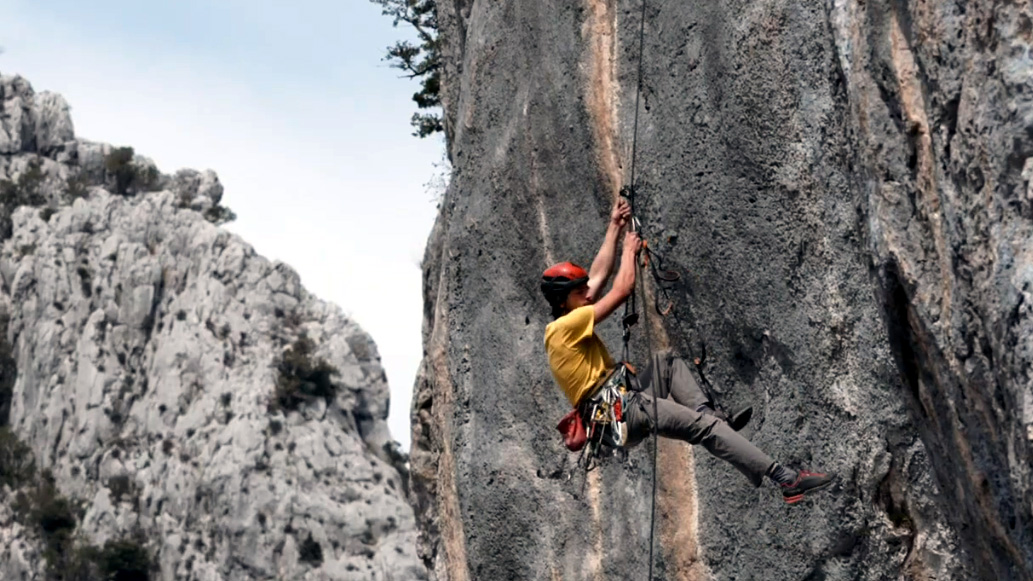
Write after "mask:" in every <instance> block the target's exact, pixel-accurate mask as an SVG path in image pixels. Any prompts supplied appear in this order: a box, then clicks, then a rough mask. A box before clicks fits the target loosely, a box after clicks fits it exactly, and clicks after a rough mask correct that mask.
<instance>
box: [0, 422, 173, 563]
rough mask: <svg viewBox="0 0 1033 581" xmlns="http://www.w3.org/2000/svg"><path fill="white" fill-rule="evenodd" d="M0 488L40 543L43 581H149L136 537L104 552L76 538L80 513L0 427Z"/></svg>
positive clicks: (140, 541) (146, 559) (46, 472)
mask: <svg viewBox="0 0 1033 581" xmlns="http://www.w3.org/2000/svg"><path fill="white" fill-rule="evenodd" d="M114 480H115V478H112V481H114ZM125 481H126V483H125V484H124V485H123V484H122V483H121V482H109V485H111V486H112V488H113V489H115V488H119V487H124V488H127V489H128V488H131V483H129V479H128V478H125ZM0 486H8V487H10V488H11V489H12V490H13V491H14V500H13V502H11V501H10V500H8V502H10V505H11V508H12V509H13V511H14V517H15V519H17V520H18V522H20V523H22V524H23V525H25V526H26V527H29V528H31V529H32V530H34V531H35V532H36V533H37V534H39V536H40V538H41V539H42V540H43V544H44V548H43V558H44V559H45V560H46V562H47V567H46V577H45V578H46V579H47V580H48V581H94V580H97V579H108V580H117V581H147V580H148V579H150V573H151V571H152V570H153V569H154V563H153V560H152V559H151V556H150V553H149V552H148V551H147V549H146V547H145V543H144V542H143V539H142V537H140V535H139V534H137V535H135V536H134V537H132V538H122V539H119V540H113V541H108V542H107V543H105V544H104V547H103V548H97V547H96V546H94V545H92V544H90V543H87V542H85V541H83V540H82V539H81V538H79V539H77V538H76V535H75V531H76V528H77V527H78V525H79V521H80V519H81V518H82V516H83V514H84V509H83V507H82V506H81V505H80V504H79V503H77V502H74V501H72V500H70V499H68V498H66V497H65V496H63V495H61V493H60V491H58V489H57V485H56V483H55V481H54V476H53V475H52V474H51V473H50V471H49V470H43V471H42V472H40V473H37V471H36V468H35V462H34V461H33V459H32V452H31V450H29V448H28V446H26V445H25V444H24V443H22V442H21V441H20V440H19V439H18V438H17V437H16V436H15V435H14V433H13V432H11V431H10V429H9V428H7V427H0ZM113 492H115V491H114V490H113Z"/></svg>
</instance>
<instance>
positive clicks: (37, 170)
mask: <svg viewBox="0 0 1033 581" xmlns="http://www.w3.org/2000/svg"><path fill="white" fill-rule="evenodd" d="M45 177H46V176H45V175H44V174H43V164H42V163H41V162H40V160H39V159H34V160H32V161H30V162H29V167H28V168H27V169H26V170H25V171H23V172H22V173H21V175H19V176H18V181H17V182H12V181H11V180H0V204H3V205H4V206H7V208H8V211H11V210H14V209H15V208H17V207H18V206H42V205H43V204H45V203H46V200H45V199H44V198H43V194H42V192H40V186H41V185H43V180H44V178H45Z"/></svg>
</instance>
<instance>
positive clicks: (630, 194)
mask: <svg viewBox="0 0 1033 581" xmlns="http://www.w3.org/2000/svg"><path fill="white" fill-rule="evenodd" d="M645 39H646V0H642V11H641V13H640V14H639V28H638V83H637V86H636V87H635V115H634V122H633V124H632V133H631V182H630V184H631V185H630V186H625V187H624V188H621V195H622V196H624V197H626V198H627V200H628V208H629V209H630V210H631V230H632V232H639V233H640V232H641V230H642V225H641V224H640V223H639V221H638V218H637V217H636V216H635V185H636V181H635V178H636V175H635V168H636V165H635V164H636V161H637V159H638V112H639V108H640V107H639V100H640V99H641V98H642V54H643V52H644V50H645ZM643 249H644V251H645V252H646V255H645V256H644V257H643V259H644V261H645V262H646V264H649V257H650V252H651V251H650V250H649V245H648V242H646V241H643ZM653 268H654V269H655V266H654V267H653ZM635 269H636V271H637V272H636V273H635V274H636V276H635V278H636V279H638V278H639V276H640V275H641V270H642V268H641V266H640V265H639V264H638V263H636V265H635ZM654 272H655V271H654ZM638 286H639V287H640V289H641V292H642V295H643V296H642V302H643V304H644V303H645V302H646V299H645V292H646V291H645V286H644V285H641V284H640V285H638ZM665 292H666V291H665ZM637 322H638V312H637V309H636V305H635V292H634V291H632V293H631V296H630V297H629V301H628V302H626V303H625V304H624V317H623V319H622V321H621V323H622V327H623V329H622V340H623V342H624V346H623V349H622V352H623V356H624V357H623V358H624V360H625V361H626V360H628V358H629V355H630V352H629V350H630V348H629V343H630V341H631V327H632V326H633V325H634V324H635V323H637ZM651 344H652V340H651V337H650V332H649V325H646V345H647V346H648V345H651ZM652 399H653V417H652V421H651V424H652V425H651V430H650V431H652V432H653V478H652V480H653V495H652V500H651V502H650V509H649V577H648V579H649V581H652V579H653V564H654V562H655V559H654V557H653V547H654V545H655V544H656V543H655V538H654V537H655V534H656V488H657V486H656V485H657V478H656V459H657V450H658V448H659V438H658V434H657V418H658V417H659V414H658V413H657V403H656V394H655V393H654V394H653V398H652ZM643 411H644V410H643Z"/></svg>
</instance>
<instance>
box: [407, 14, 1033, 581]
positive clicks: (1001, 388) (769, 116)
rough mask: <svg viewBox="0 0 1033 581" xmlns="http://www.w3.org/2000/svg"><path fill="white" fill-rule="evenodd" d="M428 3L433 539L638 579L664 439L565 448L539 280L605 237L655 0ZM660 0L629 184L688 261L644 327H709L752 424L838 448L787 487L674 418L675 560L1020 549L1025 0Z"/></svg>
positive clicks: (513, 568)
mask: <svg viewBox="0 0 1033 581" xmlns="http://www.w3.org/2000/svg"><path fill="white" fill-rule="evenodd" d="M436 6H437V11H438V12H437V24H438V26H439V30H440V50H441V57H442V63H441V66H442V79H441V97H442V101H443V103H444V108H445V114H444V122H445V129H446V133H447V135H448V136H449V144H448V146H449V156H450V159H451V162H452V167H453V168H454V171H453V175H452V180H451V183H450V186H449V189H448V191H447V193H446V195H445V196H444V198H443V200H442V203H441V213H440V215H439V217H438V220H437V224H436V226H435V229H434V232H433V234H432V236H431V240H430V242H429V245H428V248H427V253H426V256H425V259H424V262H423V264H424V275H425V281H426V282H425V301H426V310H425V336H424V342H425V351H426V354H427V355H426V358H425V360H424V363H423V368H422V373H421V375H420V379H419V380H418V383H417V386H416V387H417V389H416V393H415V396H414V412H415V414H416V416H415V419H414V426H415V429H414V434H413V448H412V471H413V486H412V491H413V502H414V506H415V507H416V509H417V518H418V520H419V523H420V528H421V531H422V532H423V533H424V535H423V537H422V539H423V542H421V545H420V551H421V556H422V557H423V558H424V560H425V561H426V562H427V564H428V566H429V567H431V568H432V569H433V571H434V572H435V574H436V576H437V578H439V579H450V580H462V579H471V580H481V579H563V580H566V581H570V580H574V579H586V580H588V579H591V580H600V579H613V580H617V579H620V580H624V579H644V578H645V576H646V572H647V571H648V569H649V563H648V556H649V553H650V551H649V547H648V540H649V538H650V537H649V525H650V521H649V515H650V498H651V482H650V462H651V453H650V444H649V443H648V442H647V443H646V444H643V445H642V446H640V447H639V448H637V449H633V450H631V451H630V453H629V456H628V459H627V460H626V461H620V460H614V461H611V462H608V463H606V464H604V466H603V467H601V468H600V469H598V470H596V471H593V472H591V473H589V474H588V476H587V481H586V480H585V477H584V476H583V475H582V473H581V472H579V471H578V470H577V469H576V467H575V465H574V455H572V454H569V453H568V452H567V451H566V450H565V449H564V448H563V447H562V445H561V441H560V439H559V436H558V434H557V433H556V432H555V430H554V426H555V423H556V421H558V420H559V418H560V416H562V415H563V414H564V413H565V412H566V411H567V409H568V405H567V404H566V402H565V400H564V399H563V397H562V396H561V395H560V393H559V392H558V390H557V389H556V387H555V386H554V385H553V381H552V378H551V376H550V374H549V371H548V368H547V366H546V361H545V354H544V350H543V346H542V335H543V329H544V327H545V325H546V323H547V322H548V321H549V310H548V308H547V307H546V305H545V303H544V301H543V300H542V298H541V296H540V294H539V292H538V289H537V283H538V280H539V277H540V275H541V272H542V270H543V269H544V268H545V267H546V266H548V265H549V264H550V263H553V262H557V261H560V260H568V259H569V260H575V261H577V262H580V263H582V264H586V265H587V264H588V263H589V262H590V261H591V259H592V257H593V255H594V252H595V251H596V250H597V249H598V245H599V242H600V238H601V235H602V231H603V225H604V223H605V220H606V217H607V213H608V210H609V208H610V207H611V205H612V203H613V201H614V200H615V198H616V196H617V193H618V191H619V189H620V188H621V186H623V185H628V184H629V183H630V182H631V175H630V174H631V153H632V149H633V148H632V139H633V132H634V127H635V105H636V103H637V102H638V100H637V98H638V95H637V89H638V86H637V80H638V76H637V75H638V70H639V68H638V67H639V63H638V57H639V54H640V52H639V50H638V43H639V31H640V26H641V25H642V20H641V16H640V14H641V12H640V10H642V6H643V4H642V3H641V1H640V0H634V1H631V0H628V1H609V0H583V1H578V2H570V1H558V0H515V1H512V2H473V1H471V0H447V1H438V2H437V3H436ZM644 15H645V23H644V26H645V28H644V31H645V42H644V50H643V52H642V55H643V60H642V69H641V70H642V88H641V94H640V97H641V105H640V113H639V115H640V116H639V118H638V141H637V143H636V152H637V167H636V171H637V175H636V185H637V203H636V210H637V212H638V215H639V217H640V218H641V219H642V221H643V224H644V227H645V231H646V233H647V236H648V238H649V243H650V248H653V249H655V250H657V251H660V252H661V253H663V254H664V255H665V256H666V262H665V267H666V268H670V269H673V270H676V271H677V272H679V273H681V280H680V281H679V282H678V283H677V284H676V285H672V288H671V293H672V299H673V301H674V311H673V314H672V315H671V316H670V317H668V318H666V319H664V320H663V321H662V322H658V323H655V324H652V325H651V323H650V322H649V321H644V322H643V323H640V324H639V325H638V327H636V329H635V331H634V333H635V334H634V343H633V345H634V346H635V349H636V350H637V353H636V354H635V359H636V360H638V361H641V360H642V359H643V355H644V353H643V351H644V350H645V349H646V347H647V345H646V342H647V341H648V340H650V339H651V343H650V344H649V345H648V347H649V348H651V349H658V348H665V347H670V348H672V349H674V350H675V351H678V352H680V353H681V354H683V355H686V356H699V355H701V354H702V346H703V345H706V352H707V355H708V357H707V364H706V366H705V369H704V373H705V374H706V376H707V377H708V378H709V379H710V381H711V382H712V384H713V385H714V389H715V390H716V392H717V394H718V395H719V396H720V397H721V399H722V400H723V401H724V403H725V404H727V405H728V406H729V407H732V408H740V407H742V406H745V405H752V406H754V409H755V410H756V414H755V415H754V420H753V422H752V424H751V425H750V427H749V428H747V431H746V433H747V435H748V436H749V437H750V438H751V439H752V440H753V441H754V442H756V443H757V444H758V445H759V446H760V447H761V448H763V449H765V450H767V451H769V452H770V453H771V454H772V455H773V456H775V457H776V458H778V459H781V460H783V461H785V462H786V463H788V464H790V465H793V466H798V467H800V466H802V467H814V468H818V469H824V470H829V471H832V472H834V473H835V474H836V475H837V479H836V483H835V484H834V486H833V487H832V488H831V490H829V491H828V492H826V493H823V494H821V495H816V496H815V498H814V499H813V500H808V501H807V502H806V503H805V504H803V505H801V506H795V507H792V508H790V507H787V506H785V505H784V504H783V503H782V501H781V499H780V498H779V494H778V491H777V490H775V489H773V488H771V487H765V488H762V489H760V490H756V491H755V490H754V489H753V488H751V487H750V486H749V485H748V483H747V482H746V480H745V479H744V478H742V477H741V476H740V475H738V474H737V473H736V472H734V471H733V470H732V469H731V468H730V467H729V466H727V465H726V464H723V463H721V462H719V461H716V460H715V459H713V458H712V457H710V456H709V455H708V454H706V452H704V451H702V450H693V449H692V448H691V447H689V446H687V445H683V444H679V443H671V444H670V445H666V444H665V445H663V446H662V447H661V449H660V462H659V486H660V489H659V494H658V520H657V523H656V524H657V528H656V530H657V535H658V537H657V539H658V545H657V546H658V558H657V570H658V571H659V573H658V576H657V578H659V579H668V580H675V579H692V580H703V579H719V580H732V579H737V580H746V579H749V580H756V581H761V580H763V581H783V580H786V581H789V580H792V581H800V580H804V581H831V580H847V579H850V580H871V581H875V580H885V579H907V580H915V581H917V580H931V579H937V580H941V581H943V580H955V581H962V580H965V581H967V580H973V579H979V580H984V581H1029V580H1030V579H1033V470H1031V466H1033V378H1031V374H1030V370H1031V369H1033V342H1031V341H1033V340H1031V337H1033V308H1031V304H1033V4H1031V3H1030V2H1028V0H1025V1H1010V2H1009V1H1005V2H956V1H945V2H920V1H896V2H890V1H886V0H874V1H872V0H869V1H864V2H862V1H860V0H829V1H827V2H795V1H789V0H767V1H764V2H759V1H731V2H719V1H716V0H706V1H701V2H681V1H675V0H646V2H645V12H644ZM646 284H647V288H648V289H649V292H650V293H652V292H654V291H655V290H656V288H655V285H654V284H653V283H652V282H647V283H646ZM640 309H642V310H643V312H647V311H649V310H650V309H649V305H648V304H647V305H641V303H640ZM600 329H601V333H602V335H603V338H604V340H605V341H606V342H607V343H608V344H609V345H610V347H611V349H612V350H613V351H615V352H616V351H618V349H619V345H620V329H619V323H617V322H614V321H610V322H607V323H605V324H604V325H602V326H601V328H600Z"/></svg>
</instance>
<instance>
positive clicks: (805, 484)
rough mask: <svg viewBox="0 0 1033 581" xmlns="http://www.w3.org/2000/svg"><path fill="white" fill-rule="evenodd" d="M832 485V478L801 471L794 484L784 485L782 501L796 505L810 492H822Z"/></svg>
mask: <svg viewBox="0 0 1033 581" xmlns="http://www.w3.org/2000/svg"><path fill="white" fill-rule="evenodd" d="M829 484H832V477H831V476H829V475H827V474H820V473H817V472H806V471H804V470H801V471H800V473H799V474H798V475H797V477H796V482H793V483H792V484H782V485H781V486H782V499H783V500H785V501H786V503H787V504H796V503H798V502H800V501H801V500H803V496H804V495H805V494H807V493H808V492H814V491H816V490H821V489H822V488H825V487H827V486H828V485H829Z"/></svg>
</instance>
